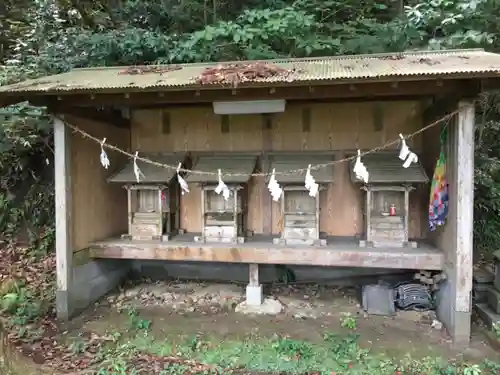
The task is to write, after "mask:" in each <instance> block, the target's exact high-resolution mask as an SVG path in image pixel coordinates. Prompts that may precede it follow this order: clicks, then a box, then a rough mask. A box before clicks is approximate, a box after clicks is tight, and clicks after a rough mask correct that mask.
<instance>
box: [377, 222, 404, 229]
mask: <svg viewBox="0 0 500 375" xmlns="http://www.w3.org/2000/svg"><path fill="white" fill-rule="evenodd" d="M370 226H371V227H372V229H378V230H387V229H395V230H403V229H404V228H405V225H404V224H403V223H370Z"/></svg>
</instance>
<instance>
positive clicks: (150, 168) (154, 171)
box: [108, 153, 185, 184]
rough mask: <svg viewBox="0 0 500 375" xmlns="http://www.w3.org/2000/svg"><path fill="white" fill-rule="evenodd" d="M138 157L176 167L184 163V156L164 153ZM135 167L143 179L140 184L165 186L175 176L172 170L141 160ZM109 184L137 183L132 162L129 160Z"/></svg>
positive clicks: (143, 154)
mask: <svg viewBox="0 0 500 375" xmlns="http://www.w3.org/2000/svg"><path fill="white" fill-rule="evenodd" d="M139 156H140V157H142V158H144V159H148V160H151V161H154V162H157V163H161V164H167V165H171V166H177V165H178V164H179V163H182V162H183V161H184V158H185V155H184V154H181V153H179V154H164V153H140V154H139ZM137 165H138V167H139V169H140V170H141V172H142V173H143V174H144V178H141V180H140V182H141V183H164V184H167V183H169V182H170V180H171V179H172V178H173V177H174V176H175V175H176V172H175V170H174V169H171V168H165V167H160V166H157V165H154V164H151V163H146V162H143V161H141V160H138V161H137ZM108 181H109V182H120V183H134V184H135V183H137V179H136V177H135V173H134V161H133V160H129V161H128V163H127V164H126V165H125V167H123V169H121V170H120V171H119V172H118V173H116V174H115V175H113V176H111V177H110V178H109V179H108Z"/></svg>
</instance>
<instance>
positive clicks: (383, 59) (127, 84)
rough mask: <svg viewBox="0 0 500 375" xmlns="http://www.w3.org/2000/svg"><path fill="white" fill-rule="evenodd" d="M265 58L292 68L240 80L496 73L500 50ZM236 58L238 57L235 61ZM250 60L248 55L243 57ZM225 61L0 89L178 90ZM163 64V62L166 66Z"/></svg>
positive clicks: (94, 72)
mask: <svg viewBox="0 0 500 375" xmlns="http://www.w3.org/2000/svg"><path fill="white" fill-rule="evenodd" d="M266 62H267V63H271V64H275V65H278V66H281V67H283V68H288V69H296V70H297V72H295V73H292V74H291V75H287V76H281V77H280V76H274V77H271V78H264V79H258V80H255V81H252V82H247V83H241V84H240V86H251V85H252V84H255V83H257V84H259V83H260V84H267V85H270V84H273V83H274V84H278V83H282V84H286V83H288V84H291V82H295V83H300V82H314V81H333V80H337V81H342V80H343V81H346V80H347V81H356V80H369V79H382V78H385V79H386V80H390V79H394V78H395V77H419V76H420V77H444V78H446V77H447V76H453V75H458V76H461V77H462V76H465V77H469V78H472V77H474V76H475V75H478V74H482V75H483V76H490V77H497V76H498V75H499V74H500V55H499V54H494V53H489V52H485V51H483V50H479V49H470V50H450V51H422V52H405V53H393V54H372V55H354V56H336V57H319V58H303V59H280V60H268V61H266ZM239 63H242V62H241V61H239ZM247 63H250V61H247ZM218 64H224V63H204V64H184V65H181V67H182V68H181V69H177V70H172V71H169V72H164V73H145V74H133V75H131V74H120V73H122V72H123V71H124V70H126V69H127V67H108V68H85V69H75V70H73V71H70V72H68V73H63V74H59V75H54V76H48V77H42V78H39V79H35V80H28V81H24V82H21V83H18V84H13V85H9V86H3V87H0V93H23V92H34V93H35V92H37V93H53V94H55V93H63V92H86V91H89V92H90V91H94V92H99V91H106V92H109V91H112V92H113V91H115V92H116V91H124V90H127V91H134V90H135V91H140V90H151V91H155V90H159V89H162V90H168V89H170V90H179V89H182V88H187V87H191V88H198V87H206V88H214V87H216V86H220V85H219V84H207V85H203V86H200V85H199V84H197V83H196V82H195V78H197V77H198V76H199V75H200V74H201V73H202V72H203V71H204V70H205V68H208V67H214V66H216V65H218ZM166 67H168V66H166ZM166 69H168V68H166Z"/></svg>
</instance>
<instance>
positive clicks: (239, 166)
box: [186, 153, 257, 184]
mask: <svg viewBox="0 0 500 375" xmlns="http://www.w3.org/2000/svg"><path fill="white" fill-rule="evenodd" d="M256 162H257V155H251V154H238V153H230V154H229V153H225V154H211V155H202V156H200V157H199V159H198V161H197V162H196V163H195V164H194V165H193V168H192V169H193V170H196V171H203V172H212V173H213V174H199V173H190V174H188V176H187V177H186V181H187V182H194V183H210V184H211V183H214V184H216V183H217V182H218V181H219V177H218V175H217V172H218V170H219V169H220V170H221V172H222V180H223V181H224V182H225V183H226V184H227V183H231V184H242V183H246V182H248V180H249V179H250V175H251V174H252V173H253V171H254V169H255V164H256ZM231 173H237V174H238V175H236V176H234V175H233V176H231V175H228V174H231Z"/></svg>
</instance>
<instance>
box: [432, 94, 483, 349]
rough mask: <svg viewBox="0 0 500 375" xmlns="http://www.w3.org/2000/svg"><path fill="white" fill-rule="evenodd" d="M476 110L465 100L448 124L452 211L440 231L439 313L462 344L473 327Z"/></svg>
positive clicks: (453, 336)
mask: <svg viewBox="0 0 500 375" xmlns="http://www.w3.org/2000/svg"><path fill="white" fill-rule="evenodd" d="M474 114H475V108H474V105H473V101H461V102H460V103H459V113H458V116H457V119H456V121H455V122H454V123H450V124H449V125H448V155H447V163H448V166H447V178H448V182H449V196H450V200H449V214H448V220H447V223H446V225H445V226H444V228H443V230H442V232H441V233H438V236H439V237H438V242H439V243H440V247H441V249H442V250H443V251H444V253H445V260H446V261H445V271H446V273H447V276H448V280H447V281H446V283H444V285H442V287H441V290H440V295H439V298H438V316H439V319H440V320H442V321H443V323H444V325H445V326H446V328H447V329H448V332H449V333H450V335H451V337H452V339H453V342H454V343H455V344H457V345H459V346H466V345H468V344H469V341H470V330H471V310H472V309H471V308H472V301H471V298H472V296H471V295H472V271H473V269H472V267H473V263H472V262H473V260H472V259H473V223H474V219H473V205H474V121H475V120H474Z"/></svg>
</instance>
